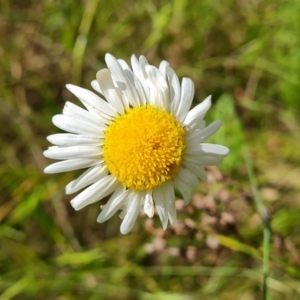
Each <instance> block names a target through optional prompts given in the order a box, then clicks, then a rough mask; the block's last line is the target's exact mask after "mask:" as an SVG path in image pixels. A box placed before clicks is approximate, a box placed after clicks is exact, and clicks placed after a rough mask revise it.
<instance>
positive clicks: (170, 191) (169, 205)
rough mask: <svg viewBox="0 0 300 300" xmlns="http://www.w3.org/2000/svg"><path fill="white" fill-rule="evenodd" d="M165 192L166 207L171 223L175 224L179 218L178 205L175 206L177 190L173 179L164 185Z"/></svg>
mask: <svg viewBox="0 0 300 300" xmlns="http://www.w3.org/2000/svg"><path fill="white" fill-rule="evenodd" d="M162 187H163V193H164V197H165V199H166V209H167V214H168V217H169V221H170V224H171V225H173V224H175V222H176V219H177V213H176V206H175V192H174V187H173V184H172V182H171V181H167V182H165V183H164V184H163V185H162Z"/></svg>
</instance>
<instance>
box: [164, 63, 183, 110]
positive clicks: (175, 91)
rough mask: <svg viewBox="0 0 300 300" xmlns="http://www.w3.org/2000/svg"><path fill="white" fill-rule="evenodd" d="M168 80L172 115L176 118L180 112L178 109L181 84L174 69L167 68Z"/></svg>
mask: <svg viewBox="0 0 300 300" xmlns="http://www.w3.org/2000/svg"><path fill="white" fill-rule="evenodd" d="M167 79H168V83H169V89H170V91H169V94H170V102H171V113H172V114H173V115H174V116H176V112H177V111H178V107H179V105H180V94H181V88H180V82H179V79H178V77H177V75H176V73H175V72H174V70H173V69H172V68H170V67H169V68H167Z"/></svg>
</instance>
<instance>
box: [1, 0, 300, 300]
mask: <svg viewBox="0 0 300 300" xmlns="http://www.w3.org/2000/svg"><path fill="white" fill-rule="evenodd" d="M299 12H300V3H299V1H290V2H286V1H283V0H276V1H269V0H266V1H233V0H230V1H215V0H213V1H209V0H204V1H198V2H189V1H186V0H175V1H172V2H169V1H140V2H137V1H129V0H125V1H121V0H112V1H109V2H106V1H101V0H87V1H80V2H75V1H71V0H65V1H50V0H43V1H40V2H34V1H26V2H24V1H19V0H14V1H8V0H4V1H2V3H1V10H0V32H1V36H2V39H1V45H0V65H1V68H0V70H1V72H0V101H1V106H0V125H1V126H0V135H1V139H0V149H1V156H0V157H1V158H0V175H1V181H0V189H1V194H0V195H1V196H0V274H1V275H0V299H1V300H6V299H22V300H23V299H68V300H69V299H122V300H123V299H142V300H149V299H151V300H152V299H153V300H156V299H171V300H172V299H225V300H226V299H241V300H251V299H283V298H286V299H300V289H299V286H300V271H299V270H300V255H299V249H300V238H299V236H300V235H299V233H300V230H299V228H300V185H299V182H300V175H299V174H300V173H299V163H300V157H299V154H298V151H297V149H299V148H300V139H299V136H300V130H299V129H300V128H299V127H300V126H299V121H298V115H299V110H300V102H299V100H298V97H299V94H300V84H299V83H300V76H299V70H298V69H299V64H300V38H299V30H300V22H299V18H298V16H299ZM106 52H109V53H112V54H113V55H114V56H116V57H120V58H123V59H125V60H127V61H128V60H129V58H130V55H131V54H132V53H135V54H136V55H140V54H144V55H145V56H146V57H147V58H148V60H149V61H150V62H151V63H153V64H155V65H158V64H159V62H160V61H161V60H163V59H166V60H168V61H169V62H170V64H171V66H172V67H173V68H174V69H175V70H176V72H177V73H178V74H179V76H180V77H181V78H182V77H184V76H187V77H190V78H192V79H193V81H194V82H195V88H196V94H195V95H196V96H195V100H194V104H195V105H196V104H197V103H199V102H201V101H202V100H203V99H204V98H205V97H206V96H208V95H210V94H212V98H213V102H214V103H213V107H212V109H211V110H210V111H209V112H208V114H207V121H208V122H210V121H212V120H214V119H222V121H223V126H222V129H221V130H220V131H219V132H218V133H217V134H216V135H215V136H214V137H213V138H212V139H211V142H216V143H220V144H224V145H226V146H228V147H229V148H230V149H231V154H230V156H229V157H228V158H226V159H225V160H224V163H223V164H222V165H221V166H220V168H219V169H218V168H216V167H211V168H208V182H207V183H201V184H200V185H199V188H198V189H197V190H196V191H195V195H194V196H193V200H192V202H191V204H190V205H188V206H187V207H183V206H182V201H181V200H180V199H179V200H177V206H178V222H177V223H176V224H175V225H174V226H173V227H170V228H169V229H167V230H166V232H163V231H162V229H161V225H160V224H159V220H158V218H157V216H156V217H155V218H154V219H153V220H147V219H146V218H145V217H144V216H140V217H139V219H138V222H137V224H136V225H135V227H134V230H133V231H132V233H131V234H129V235H126V236H122V235H120V233H119V225H120V220H119V219H118V217H117V216H115V217H114V218H112V219H111V220H109V221H108V222H106V223H104V224H97V223H96V217H97V215H98V214H99V212H100V209H99V203H95V204H93V205H90V206H89V207H87V208H85V209H83V210H81V211H79V212H74V211H73V209H72V208H71V206H70V204H69V201H70V200H71V197H70V196H68V195H65V193H64V186H65V185H66V184H67V183H68V182H70V181H71V180H73V179H74V178H75V177H76V176H77V174H78V173H76V172H73V173H72V172H70V173H67V174H57V175H51V176H50V175H45V174H43V168H44V167H45V166H46V165H48V164H49V161H48V160H46V159H45V158H44V157H43V155H42V151H43V150H44V149H46V148H47V147H48V142H47V141H46V139H45V137H46V136H47V135H49V134H52V133H55V132H57V129H56V128H55V127H54V126H53V125H52V123H51V118H52V116H53V115H54V114H56V113H60V112H61V110H62V107H63V105H64V102H65V101H67V100H69V101H72V102H75V103H78V100H76V99H75V98H74V97H73V96H72V95H71V94H70V93H69V92H68V91H67V90H66V89H65V84H66V83H73V84H78V85H80V86H83V87H85V88H89V87H90V81H91V80H92V79H94V77H95V74H96V72H97V71H98V70H99V69H101V68H103V67H104V55H105V53H106ZM245 149H247V152H246V155H244V153H245ZM265 216H267V218H266V217H265Z"/></svg>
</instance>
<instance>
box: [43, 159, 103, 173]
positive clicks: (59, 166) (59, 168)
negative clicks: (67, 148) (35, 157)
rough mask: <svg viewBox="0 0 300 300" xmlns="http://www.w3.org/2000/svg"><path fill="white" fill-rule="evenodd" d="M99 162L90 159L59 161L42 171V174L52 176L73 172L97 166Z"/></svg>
mask: <svg viewBox="0 0 300 300" xmlns="http://www.w3.org/2000/svg"><path fill="white" fill-rule="evenodd" d="M99 162H100V161H99V160H98V159H92V158H75V159H68V160H65V161H59V162H57V163H54V164H52V165H49V166H48V167H46V168H45V169H44V172H45V173H47V174H53V173H61V172H68V171H74V170H79V169H84V168H88V167H91V166H93V165H96V164H99Z"/></svg>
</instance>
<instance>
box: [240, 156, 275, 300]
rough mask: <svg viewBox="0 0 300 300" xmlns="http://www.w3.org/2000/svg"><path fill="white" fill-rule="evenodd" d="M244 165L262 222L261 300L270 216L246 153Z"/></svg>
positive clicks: (269, 237)
mask: <svg viewBox="0 0 300 300" xmlns="http://www.w3.org/2000/svg"><path fill="white" fill-rule="evenodd" d="M244 159H245V165H246V168H247V173H248V176H249V181H250V185H251V189H252V193H253V196H254V200H255V205H256V208H257V210H258V212H259V214H260V216H261V218H262V221H263V270H262V271H263V285H262V292H263V300H267V299H268V286H267V280H268V275H269V259H270V242H271V229H270V216H269V214H268V211H267V209H266V207H265V205H264V203H263V200H262V198H261V196H260V193H259V190H258V184H257V180H256V177H255V174H254V170H253V165H252V162H251V159H250V157H249V153H248V151H246V152H245V155H244Z"/></svg>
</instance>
